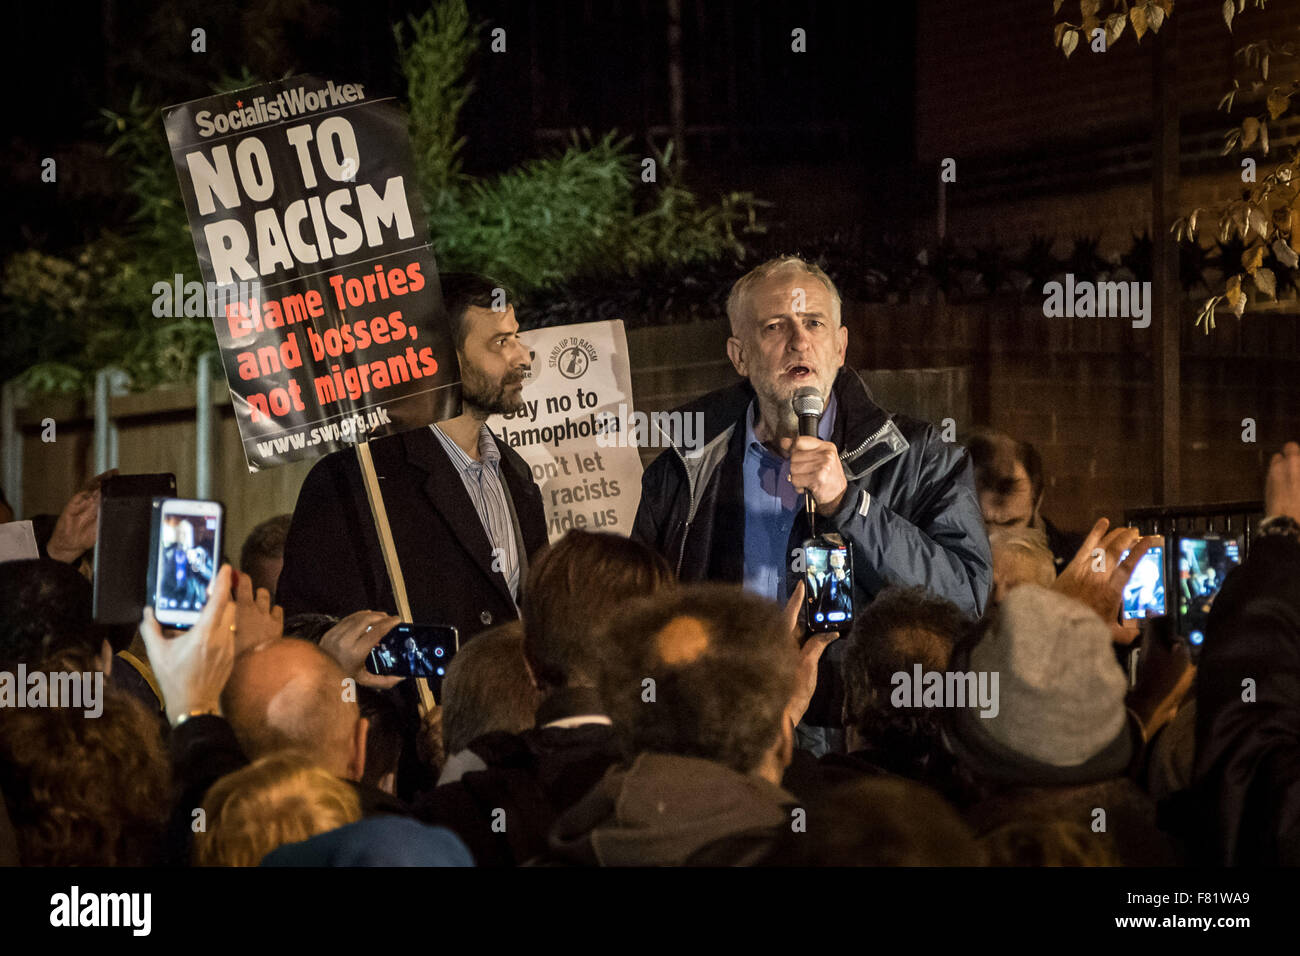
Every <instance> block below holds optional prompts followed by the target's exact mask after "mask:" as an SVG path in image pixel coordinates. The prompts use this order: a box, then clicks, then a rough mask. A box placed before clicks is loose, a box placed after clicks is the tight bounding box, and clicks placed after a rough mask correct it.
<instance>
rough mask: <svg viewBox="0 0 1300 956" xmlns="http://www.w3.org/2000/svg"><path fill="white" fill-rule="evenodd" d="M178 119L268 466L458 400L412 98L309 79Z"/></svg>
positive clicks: (243, 397)
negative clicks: (413, 143) (416, 152)
mask: <svg viewBox="0 0 1300 956" xmlns="http://www.w3.org/2000/svg"><path fill="white" fill-rule="evenodd" d="M164 122H165V125H166V128H167V139H168V142H169V143H170V145H171V151H172V159H173V161H174V162H175V164H176V171H177V175H178V176H179V177H180V183H181V193H182V195H183V196H184V199H185V209H186V212H187V213H188V214H189V221H190V230H191V232H192V234H193V238H194V247H195V250H196V252H197V253H198V259H199V266H200V268H201V270H202V272H203V277H204V279H205V280H206V283H207V299H208V308H209V314H210V315H211V316H212V322H213V326H214V328H215V330H216V334H217V342H218V344H219V345H220V347H221V358H222V364H223V365H224V367H225V372H226V379H227V382H228V383H229V385H230V391H231V398H232V400H233V401H234V405H235V412H236V417H237V420H238V422H239V433H240V437H241V439H242V441H243V445H244V454H245V456H246V457H247V459H248V467H249V470H250V471H258V470H260V469H262V468H267V467H270V466H274V465H279V464H283V463H285V462H290V461H297V460H300V459H304V458H314V457H317V456H320V455H324V454H326V453H328V452H331V451H335V450H336V449H339V448H343V447H347V446H349V445H351V444H353V443H354V442H356V441H359V440H364V439H370V438H377V437H380V436H382V435H387V434H392V433H394V432H398V431H404V430H406V429H411V428H417V427H420V426H422V425H427V424H429V423H430V422H434V421H439V420H441V419H444V418H447V417H449V416H451V415H454V414H456V413H457V412H458V410H459V406H460V384H459V381H460V375H459V369H458V368H457V365H456V355H455V349H454V347H453V344H452V341H451V336H450V333H449V331H448V329H447V323H446V320H445V316H444V313H443V309H442V302H441V294H440V292H439V287H438V276H437V269H436V267H435V264H434V260H433V253H432V250H431V249H430V247H429V239H428V228H427V225H426V223H425V219H424V209H423V206H422V205H421V202H420V196H419V193H418V191H417V189H416V186H415V178H414V167H413V164H412V162H411V154H410V145H409V140H408V137H407V131H406V117H405V114H404V113H403V112H402V110H401V109H400V107H399V106H398V105H397V104H396V102H395V101H393V100H392V99H391V98H387V99H372V98H371V96H370V94H369V92H368V91H367V90H366V89H365V88H364V86H362V85H361V84H357V83H345V84H336V83H334V82H332V81H326V80H321V79H317V78H315V77H310V76H299V77H294V78H292V79H288V80H281V81H279V82H276V83H269V84H266V85H264V86H258V87H253V88H251V89H247V90H241V91H238V92H235V93H228V94H221V95H218V96H210V97H207V98H205V99H202V100H195V101H193V102H191V103H185V104H183V105H180V106H173V107H169V108H168V109H167V110H165V111H164ZM177 295H178V296H179V295H180V290H179V289H178V290H177Z"/></svg>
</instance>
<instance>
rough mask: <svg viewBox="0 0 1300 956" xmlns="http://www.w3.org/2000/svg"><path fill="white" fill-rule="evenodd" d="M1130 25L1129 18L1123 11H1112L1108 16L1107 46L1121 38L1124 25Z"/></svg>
mask: <svg viewBox="0 0 1300 956" xmlns="http://www.w3.org/2000/svg"><path fill="white" fill-rule="evenodd" d="M1127 25H1128V19H1127V18H1126V17H1125V16H1124V14H1122V13H1112V14H1111V15H1110V16H1108V17H1107V18H1106V47H1107V48H1108V49H1109V48H1110V47H1112V46H1114V45H1115V41H1116V40H1118V39H1119V38H1120V34H1122V33H1123V32H1124V27H1126V26H1127Z"/></svg>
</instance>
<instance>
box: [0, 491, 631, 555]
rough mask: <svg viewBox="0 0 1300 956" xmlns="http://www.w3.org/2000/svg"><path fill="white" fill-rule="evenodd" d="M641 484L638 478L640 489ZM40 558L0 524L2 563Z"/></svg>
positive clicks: (12, 525)
mask: <svg viewBox="0 0 1300 956" xmlns="http://www.w3.org/2000/svg"><path fill="white" fill-rule="evenodd" d="M640 482H641V479H640V476H638V477H637V486H638V489H639V487H640ZM638 496H639V492H638ZM40 556H41V553H40V551H38V550H37V549H36V534H35V532H34V531H32V523H31V522H30V521H9V522H7V523H5V524H0V561H30V560H32V559H33V558H39V557H40Z"/></svg>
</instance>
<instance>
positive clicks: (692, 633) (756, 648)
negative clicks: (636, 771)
mask: <svg viewBox="0 0 1300 956" xmlns="http://www.w3.org/2000/svg"><path fill="white" fill-rule="evenodd" d="M606 640H607V647H606V652H605V654H604V655H602V660H601V667H600V673H599V677H598V678H597V687H598V690H599V693H600V697H601V699H602V701H603V702H604V704H605V707H606V709H607V713H608V714H609V716H610V719H611V720H612V721H613V725H614V730H615V733H616V734H617V736H618V739H619V743H620V746H621V749H622V751H623V754H624V757H625V758H626V759H627V760H628V761H629V762H631V760H633V759H634V758H635V757H636V756H637V755H638V754H642V753H654V754H671V755H675V756H681V757H699V758H703V759H705V760H711V761H713V762H715V763H719V764H722V765H724V766H726V767H730V768H731V769H732V770H735V771H738V772H740V773H744V774H754V775H757V776H761V777H763V778H764V779H767V780H769V781H771V782H772V783H779V782H780V780H781V775H782V773H783V771H784V769H785V767H786V765H787V764H788V763H789V761H790V755H791V751H792V748H793V740H792V728H791V727H790V726H789V721H787V720H786V719H785V709H786V706H787V705H788V704H789V702H790V697H791V694H792V693H793V691H794V686H795V665H796V660H797V657H798V652H797V649H796V647H795V643H794V640H793V638H792V637H791V635H790V633H789V631H788V630H786V627H785V624H784V621H783V619H782V615H781V609H780V608H779V607H777V606H776V605H775V604H772V603H770V602H768V601H765V600H763V599H762V598H759V597H756V596H754V595H752V594H748V593H746V592H745V591H743V590H741V589H740V588H739V587H735V586H729V585H721V584H707V585H706V584H697V585H690V586H681V587H678V588H676V589H673V590H670V591H668V592H666V593H663V594H658V595H655V596H654V597H650V598H642V599H640V600H637V601H634V602H631V603H629V604H628V605H626V607H624V608H623V609H622V610H621V611H620V612H619V615H618V617H617V618H616V619H615V620H614V621H611V622H610V623H609V626H608V630H607V637H606Z"/></svg>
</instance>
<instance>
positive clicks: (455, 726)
mask: <svg viewBox="0 0 1300 956" xmlns="http://www.w3.org/2000/svg"><path fill="white" fill-rule="evenodd" d="M442 698H443V699H442V740H443V747H444V749H445V751H446V753H447V755H448V756H450V755H451V754H454V753H459V752H460V751H462V750H464V749H465V748H466V747H468V746H469V745H470V742H471V741H473V740H476V739H477V738H479V737H481V736H483V735H484V734H490V733H494V732H496V731H504V732H505V733H511V734H517V733H521V732H523V731H525V730H527V729H529V728H530V727H532V726H533V723H534V719H533V718H534V716H535V715H536V713H537V705H538V704H539V703H541V695H540V694H539V693H538V692H537V688H535V687H534V686H533V682H532V680H530V679H529V677H528V667H527V665H526V664H525V663H524V633H523V625H521V624H520V623H519V622H518V621H510V622H508V623H506V624H500V625H498V626H496V627H494V628H491V629H490V630H487V631H483V632H482V633H480V634H477V635H475V636H474V639H473V640H471V641H468V642H467V643H466V644H465V645H464V646H463V647H462V648H461V649H460V650H459V651H457V652H456V656H455V657H453V658H452V660H451V663H450V664H449V665H448V666H447V678H446V680H444V681H443V684H442Z"/></svg>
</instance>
